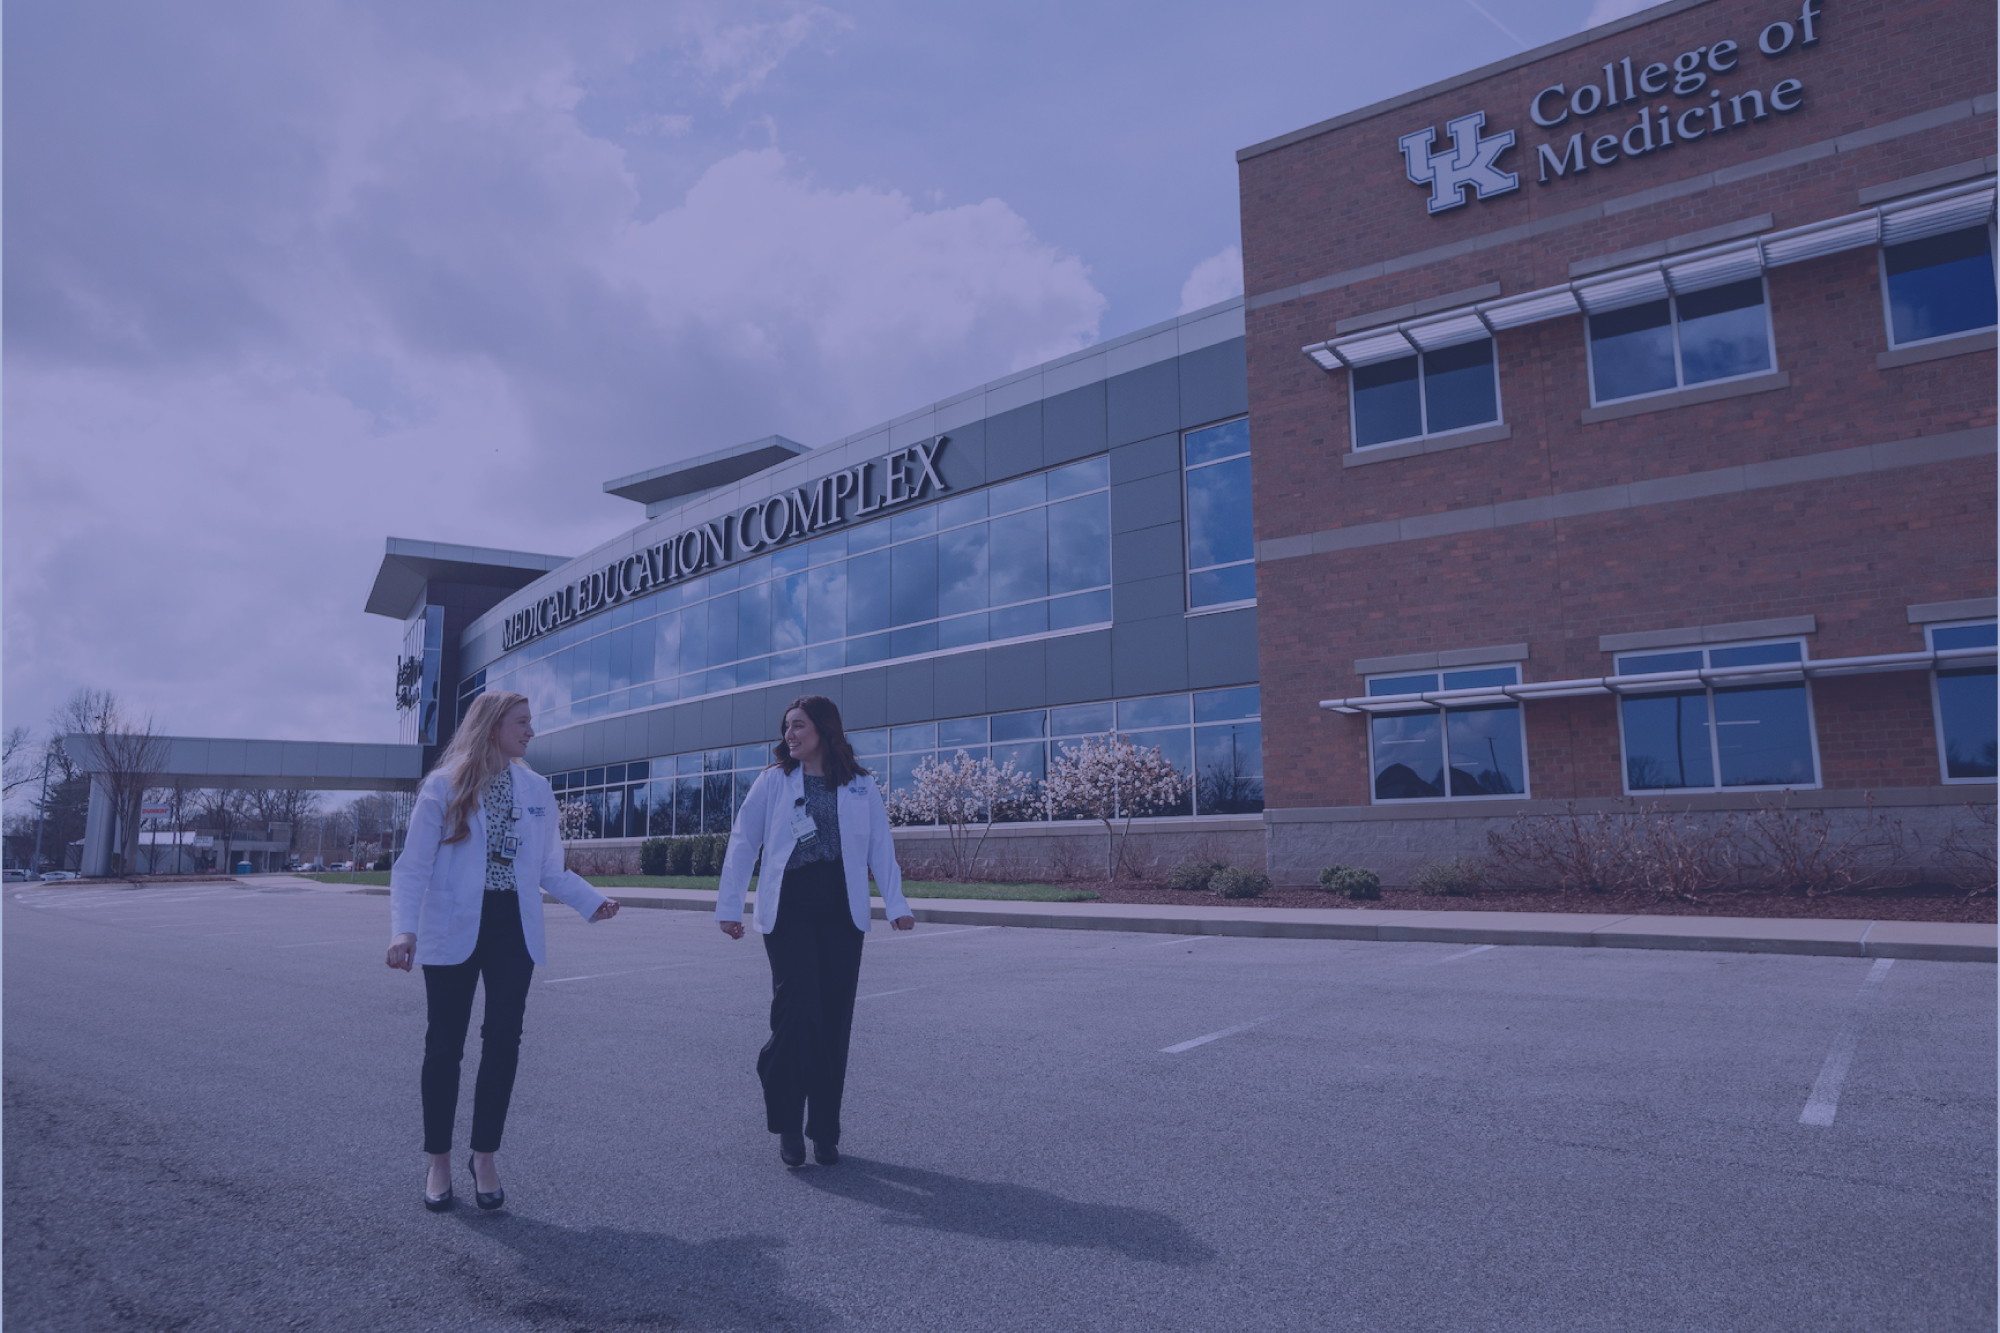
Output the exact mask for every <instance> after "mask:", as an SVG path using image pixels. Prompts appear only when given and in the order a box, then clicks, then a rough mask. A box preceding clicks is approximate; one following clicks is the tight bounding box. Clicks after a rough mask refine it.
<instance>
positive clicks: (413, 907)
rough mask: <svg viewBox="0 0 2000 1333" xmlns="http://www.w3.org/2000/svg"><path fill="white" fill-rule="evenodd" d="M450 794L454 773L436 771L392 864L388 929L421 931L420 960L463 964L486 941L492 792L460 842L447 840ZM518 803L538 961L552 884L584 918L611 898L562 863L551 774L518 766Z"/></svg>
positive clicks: (528, 932) (525, 893)
mask: <svg viewBox="0 0 2000 1333" xmlns="http://www.w3.org/2000/svg"><path fill="white" fill-rule="evenodd" d="M450 801H451V774H450V773H448V772H442V771H439V772H433V773H432V774H431V775H430V776H429V777H427V778H425V779H424V782H423V785H422V786H421V787H419V788H418V789H417V807H416V809H415V810H414V811H413V812H411V815H410V833H409V837H408V838H407V839H406V840H405V842H404V844H403V854H402V855H401V856H400V857H398V858H396V864H395V866H394V867H393V868H392V869H391V870H390V871H389V923H390V925H389V928H390V931H391V932H392V933H393V934H397V935H402V934H414V935H416V937H417V961H418V962H419V963H425V964H430V965H438V964H449V963H462V962H464V961H465V960H466V959H468V958H470V957H471V956H472V948H473V946H474V945H475V944H477V943H478V942H479V916H480V912H481V911H482V910H483V909H484V907H485V893H486V798H485V796H484V795H483V794H482V795H481V797H480V801H479V805H478V806H477V807H475V808H474V810H473V812H472V818H471V819H470V820H469V821H468V824H469V825H470V828H471V831H470V832H469V833H468V834H467V835H466V836H465V838H464V839H462V840H461V841H459V842H453V843H447V842H445V841H444V819H445V807H446V806H447V805H448V804H449V803H450ZM514 804H515V805H517V806H519V807H521V816H522V817H521V822H520V823H518V824H516V825H515V826H514V832H515V834H516V835H517V836H518V837H519V838H520V839H521V847H520V851H519V852H518V853H516V855H515V857H514V879H515V884H516V887H517V889H518V892H517V893H516V895H515V896H516V897H518V898H519V899H520V900H521V935H522V937H523V938H524V939H525V940H526V941H527V943H528V956H529V957H530V958H532V959H534V960H535V962H537V963H541V962H543V961H544V958H543V955H544V953H545V952H546V949H545V946H544V944H543V931H542V894H541V890H543V889H547V890H548V891H549V892H550V893H551V894H553V895H555V897H556V898H558V899H560V900H561V901H563V902H565V903H567V904H569V906H571V907H573V908H575V909H576V910H577V911H578V912H579V913H580V914H581V915H582V916H583V918H584V919H585V920H589V919H590V916H591V914H592V913H594V912H595V911H597V909H598V908H599V907H601V906H602V905H603V904H604V895H603V894H601V893H599V892H598V891H597V890H596V889H593V888H591V887H590V885H589V884H588V883H587V882H586V881H585V880H584V878H583V876H581V875H578V874H577V873H575V872H574V871H571V870H566V869H564V868H563V845H562V823H561V820H560V818H559V816H558V813H557V810H556V798H555V792H554V791H553V790H552V789H551V788H550V787H549V780H548V779H547V778H545V777H543V776H542V775H541V774H539V773H537V772H535V771H534V770H533V769H531V768H529V767H528V766H527V765H525V764H520V763H517V764H515V765H514Z"/></svg>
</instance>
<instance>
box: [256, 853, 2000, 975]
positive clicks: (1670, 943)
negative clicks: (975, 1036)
mask: <svg viewBox="0 0 2000 1333" xmlns="http://www.w3.org/2000/svg"><path fill="white" fill-rule="evenodd" d="M237 882H239V883H244V884H245V885H246V886H247V887H268V888H287V889H291V888H302V889H312V890H316V891H318V892H321V893H362V894H377V895H381V896H387V894H388V892H389V891H388V890H387V889H384V888H375V887H373V886H369V885H350V884H321V883H319V882H318V881H316V880H309V879H303V878H295V877H293V876H289V875H260V876H258V877H257V878H256V879H254V880H249V881H237ZM612 896H613V897H615V898H617V899H618V901H619V902H620V903H621V904H622V905H624V906H626V907H642V908H662V909H665V910H669V911H683V912H713V911H714V910H715V895H714V894H713V893H704V892H701V891H698V890H693V889H621V890H614V891H613V894H612ZM756 897H757V895H756V894H754V893H753V894H751V895H750V901H751V902H755V901H756ZM545 901H549V902H553V901H554V899H545ZM910 910H911V912H912V914H913V915H915V917H916V918H917V920H919V921H924V922H928V923H930V924H932V925H940V926H1030V927H1034V928H1036V929H1040V930H1125V931H1134V932H1138V933H1141V934H1153V935H1244V936H1250V937H1253V938H1257V939H1272V940H1379V941H1389V942H1407V941H1413V940H1420V941H1427V942H1430V943H1434V944H1539V945H1554V946H1559V947H1569V948H1595V949H1690V950H1719V951H1723V952H1730V953H1789V954H1820V955H1827V956H1831V957H1837V958H1913V959H1920V960H1927V961H1930V962H1943V963H1991V962H1995V961H1996V960H1997V959H1996V956H1997V955H2000V926H1993V925H1981V924H1958V923H1947V922H1936V921H1814V920H1804V919H1799V918H1760V917H1702V916H1614V915H1610V914H1598V915H1590V914H1587V913H1573V912H1385V911H1369V910H1366V909H1363V908H1351V907H1310V908H1284V907H1233V906H1225V905H1223V904H1222V903H1220V902H1217V903H1215V904H1213V905H1210V904H1206V903H1203V904H1200V905H1191V906H1186V907H1182V906H1142V905H1125V904H1117V903H1013V902H988V901H984V900H973V899H960V898H914V899H912V900H911V901H910ZM875 916H876V918H877V919H878V920H879V919H880V918H881V916H882V906H881V903H880V902H879V901H878V902H877V903H876V905H875Z"/></svg>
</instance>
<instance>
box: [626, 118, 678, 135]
mask: <svg viewBox="0 0 2000 1333" xmlns="http://www.w3.org/2000/svg"><path fill="white" fill-rule="evenodd" d="M693 130H694V117H693V116H681V115H655V116H642V117H640V118H639V119H638V120H635V121H633V122H632V123H631V125H629V126H627V127H626V131H625V132H626V133H627V134H650V135H657V136H659V137H660V138H662V139H678V138H680V137H681V136H682V135H685V134H688V133H691V132H692V131H693Z"/></svg>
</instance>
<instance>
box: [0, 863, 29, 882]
mask: <svg viewBox="0 0 2000 1333" xmlns="http://www.w3.org/2000/svg"><path fill="white" fill-rule="evenodd" d="M27 877H28V872H27V871H25V870H17V869H15V868H14V867H12V866H9V867H7V868H6V869H5V870H0V882H4V883H8V884H13V883H15V882H17V881H19V880H24V879H26V878H27Z"/></svg>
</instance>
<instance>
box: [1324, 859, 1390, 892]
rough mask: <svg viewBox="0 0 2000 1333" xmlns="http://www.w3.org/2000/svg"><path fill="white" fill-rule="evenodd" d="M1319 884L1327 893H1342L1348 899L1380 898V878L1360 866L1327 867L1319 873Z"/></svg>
mask: <svg viewBox="0 0 2000 1333" xmlns="http://www.w3.org/2000/svg"><path fill="white" fill-rule="evenodd" d="M1319 883H1320V887H1321V888H1323V889H1325V890H1326V891H1327V892H1328V893H1344V894H1346V895H1347V896H1348V897H1350V898H1380V897H1381V896H1382V877H1381V876H1380V875H1378V874H1376V873H1375V872H1374V871H1372V870H1363V869H1362V868H1361V867H1360V866H1328V867H1327V868H1326V869H1324V870H1322V871H1320V872H1319Z"/></svg>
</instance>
